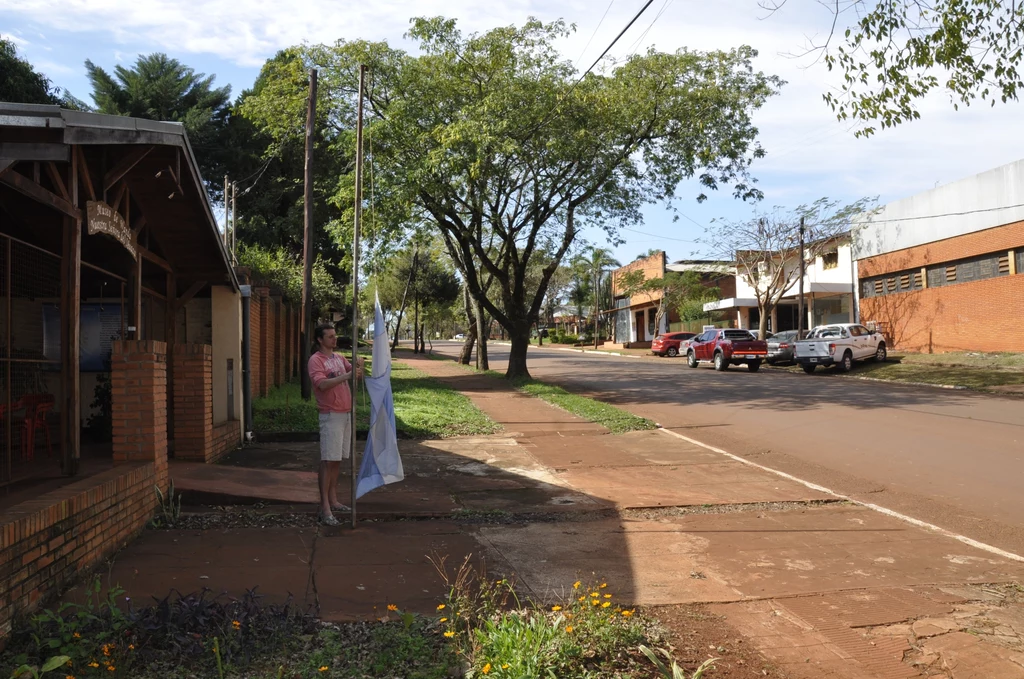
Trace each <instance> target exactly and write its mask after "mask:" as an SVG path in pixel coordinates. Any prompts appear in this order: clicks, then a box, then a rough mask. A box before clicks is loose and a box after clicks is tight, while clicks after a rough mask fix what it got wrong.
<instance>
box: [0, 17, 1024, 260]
mask: <svg viewBox="0 0 1024 679" xmlns="http://www.w3.org/2000/svg"><path fill="white" fill-rule="evenodd" d="M643 4H644V3H643V0H611V2H610V4H609V3H606V2H605V0H596V1H594V2H585V1H583V0H549V1H547V2H540V1H539V0H508V1H505V2H501V1H499V2H488V3H484V2H479V1H471V0H444V1H442V0H419V1H418V2H411V1H409V0H378V1H377V2H373V3H365V2H361V3H357V2H354V1H349V0H345V1H338V0H334V1H330V0H328V1H326V2H320V3H316V4H315V5H314V4H313V3H301V2H273V1H272V0H203V1H195V0H174V1H172V0H132V1H129V0H0V34H3V35H4V36H5V37H8V38H12V39H14V40H15V42H17V43H18V45H19V48H20V50H21V53H22V55H23V56H24V57H25V58H27V59H28V60H29V61H30V62H32V63H33V65H35V66H36V67H37V68H38V69H39V70H40V71H42V72H44V73H46V75H47V76H49V77H50V78H51V79H52V80H53V81H54V82H55V83H56V84H59V85H61V86H62V87H66V88H68V89H69V90H70V91H71V92H72V93H73V94H75V95H76V96H78V97H80V98H82V99H85V100H86V101H89V97H88V93H89V89H90V88H89V86H88V83H87V81H86V78H85V69H84V65H83V63H84V61H85V60H86V59H91V60H92V61H93V62H95V63H96V64H97V65H99V66H102V67H103V68H105V69H108V70H110V69H112V68H113V67H114V66H115V65H117V64H130V63H131V62H133V61H134V60H135V58H136V56H137V55H139V54H146V53H150V52H157V51H161V52H166V53H168V54H170V55H171V56H173V57H175V58H177V59H179V60H181V61H182V62H183V63H186V64H188V65H189V66H191V67H193V68H195V69H196V70H197V71H200V72H204V73H208V74H216V76H217V83H218V84H225V83H226V84H230V85H231V87H232V92H233V93H234V94H235V95H237V94H238V93H240V92H241V91H242V90H243V89H245V88H247V87H248V86H250V85H251V84H252V82H253V80H254V79H255V77H256V75H257V73H258V72H259V67H260V65H261V64H262V63H263V61H264V60H265V59H266V58H267V57H269V56H271V55H273V53H274V52H275V51H277V50H278V49H280V48H283V47H286V46H289V45H293V44H297V43H302V42H310V43H317V42H333V41H334V40H337V39H340V38H344V39H356V38H366V39H372V40H381V39H384V40H387V41H388V42H390V43H391V44H392V45H397V46H402V47H404V48H406V49H409V50H413V49H414V45H412V44H409V43H408V42H406V41H404V40H403V37H402V36H403V34H404V33H405V31H406V29H407V27H408V20H409V18H410V17H412V16H432V15H444V16H449V17H454V18H457V19H458V20H459V24H460V27H462V29H463V30H464V31H481V30H486V29H488V28H491V27H494V26H498V25H507V24H511V23H517V24H521V23H522V22H523V21H525V20H526V19H527V17H529V16H536V17H538V18H541V19H544V20H552V19H557V18H564V19H565V20H566V21H568V22H573V23H575V24H576V25H577V31H576V33H575V35H573V36H572V37H571V38H570V39H567V40H566V41H565V42H564V44H563V45H561V49H562V51H563V54H565V55H566V56H567V57H568V58H571V59H573V60H574V61H577V62H578V63H579V65H580V68H581V69H582V68H586V67H587V66H589V65H590V63H591V62H592V61H593V60H594V59H595V58H596V57H597V56H598V55H599V54H600V52H601V50H603V49H604V47H605V46H606V45H607V44H608V43H609V42H610V41H611V40H612V38H614V37H615V35H616V34H617V33H618V32H619V31H620V30H621V29H622V27H623V26H625V25H626V23H627V22H628V21H629V19H630V18H631V17H632V16H633V15H634V14H635V13H636V11H637V10H638V9H639V8H640V7H641V6H642V5H643ZM605 8H608V12H607V15H606V16H605ZM602 17H603V21H602ZM842 21H845V17H842V18H841V22H840V23H841V24H842ZM830 24H831V14H829V13H828V12H827V11H826V10H825V9H824V8H823V6H822V5H820V4H819V3H818V2H816V0H789V2H787V3H786V4H785V5H784V6H783V8H782V9H781V10H780V11H778V12H776V13H774V14H771V15H769V14H767V13H766V12H765V11H764V10H763V9H761V8H760V6H759V4H758V2H757V1H756V0H716V2H706V1H704V2H702V1H701V0H656V1H655V2H654V3H653V4H652V5H651V7H650V8H649V9H648V10H647V13H646V14H644V16H643V17H642V18H641V19H640V20H639V21H638V22H637V23H636V24H635V25H634V26H633V28H632V29H631V30H630V31H629V32H627V33H626V34H625V36H623V38H622V39H621V40H620V42H619V43H618V45H617V46H616V48H614V49H613V50H612V52H611V54H612V55H613V56H616V57H620V58H621V57H624V56H626V55H628V54H630V53H632V52H633V51H635V50H643V49H646V48H647V47H648V46H650V45H653V46H655V47H656V48H658V49H660V50H666V51H668V50H675V49H678V48H679V47H684V46H685V47H689V48H692V49H719V48H722V49H725V48H730V47H734V46H738V45H740V44H749V45H752V46H753V47H755V48H756V49H758V50H759V52H760V56H759V57H758V61H757V64H756V65H757V67H758V68H760V69H761V70H764V71H766V72H768V73H772V74H775V75H779V76H781V77H782V78H784V79H785V80H786V81H787V82H788V84H787V85H786V86H785V87H784V88H783V90H782V93H781V94H780V95H779V96H777V97H775V98H774V99H773V100H771V101H770V102H769V103H768V104H767V105H766V106H765V107H764V108H763V109H761V110H760V111H759V112H758V113H757V114H756V116H755V123H756V124H757V126H758V128H759V130H760V140H761V143H762V145H763V146H764V147H765V149H766V151H767V152H768V156H767V157H766V158H765V159H763V160H760V161H758V162H757V163H755V165H754V166H753V173H754V175H755V176H756V177H757V178H758V180H759V185H760V187H761V189H762V190H763V191H764V193H765V200H764V201H763V202H762V203H761V205H760V207H761V208H762V209H769V208H771V207H773V206H776V205H779V206H785V207H790V208H792V207H795V206H797V205H799V204H802V203H809V202H812V201H814V200H816V199H817V198H820V197H823V196H828V197H831V198H835V199H840V200H844V201H850V202H852V201H854V200H857V199H859V198H862V197H865V196H879V199H880V202H882V203H885V202H887V201H890V200H895V199H898V198H903V197H906V196H909V195H913V194H914V193H917V192H920V191H924V190H927V189H931V188H933V187H934V186H936V185H938V184H944V183H947V182H950V181H954V180H956V179H959V178H961V177H964V176H968V175H971V174H975V173H977V172H982V171H984V170H987V169H990V168H992V167H996V166H998V165H1002V164H1005V163H1009V162H1012V161H1015V160H1019V159H1020V158H1022V157H1024V135H1021V134H1020V129H1021V124H1020V121H1021V119H1022V117H1024V116H1022V114H1024V106H1022V105H1021V104H1018V103H1014V104H1010V105H1000V106H996V107H995V108H989V107H988V106H986V105H975V106H973V107H970V108H967V109H964V108H962V107H961V110H960V111H954V110H953V108H952V106H951V105H950V103H949V101H948V99H947V97H946V96H945V95H944V94H941V93H940V94H937V95H935V96H931V97H929V98H928V100H926V101H925V102H923V103H922V106H921V112H922V119H921V120H919V121H916V122H914V123H912V124H908V125H904V126H901V127H899V128H896V129H893V130H886V131H884V132H881V133H879V134H877V135H876V136H874V137H872V138H869V139H856V138H854V136H853V133H852V131H850V129H849V128H850V125H849V123H845V124H844V123H840V122H838V121H837V120H836V119H835V117H834V115H833V114H832V113H831V111H830V110H829V109H828V108H827V107H826V105H825V104H824V102H823V101H822V98H821V97H822V93H823V92H825V91H827V90H828V89H829V88H830V87H834V86H836V84H837V82H838V76H837V75H835V74H831V73H829V72H828V71H827V69H826V68H825V66H824V65H823V64H821V63H820V62H815V61H814V58H813V56H802V57H801V56H794V55H798V54H801V53H802V52H803V51H804V49H805V47H806V46H807V45H808V44H809V43H810V42H813V41H820V40H821V39H823V38H824V36H825V35H826V33H827V31H828V28H829V26H830ZM699 192H700V191H699V188H698V187H697V186H696V185H695V183H694V184H693V185H688V184H684V185H683V186H681V187H680V188H679V191H678V195H679V196H680V199H679V201H678V202H677V204H676V207H677V208H678V210H679V211H680V213H681V216H680V218H679V220H678V221H676V222H673V221H672V216H671V215H670V214H669V213H667V212H666V211H665V210H664V209H663V208H661V207H657V206H652V207H649V208H647V209H646V210H645V223H644V224H643V225H636V226H635V227H634V230H633V231H623V232H622V233H621V236H622V238H623V239H624V240H625V241H626V243H625V244H623V245H620V246H618V247H615V248H613V250H614V252H615V255H616V257H618V258H619V259H620V260H623V261H629V260H632V259H633V258H634V257H635V256H636V255H637V254H639V253H641V252H645V251H647V250H649V249H651V248H661V249H664V250H665V251H666V252H667V253H668V255H669V257H670V259H681V258H686V257H690V256H691V255H694V254H699V253H700V252H701V251H702V249H703V248H702V247H701V246H700V245H699V244H697V243H695V242H693V241H698V240H700V239H701V238H703V237H704V236H705V233H704V229H705V228H706V227H708V225H710V224H711V223H712V220H716V219H717V220H726V221H728V220H740V219H745V218H748V217H750V216H751V215H752V214H753V209H754V206H751V205H749V204H744V203H742V202H740V201H737V200H734V199H733V198H732V197H731V194H730V193H729V192H728V191H721V192H719V194H717V195H715V194H713V195H712V196H711V198H710V199H709V200H708V201H706V202H705V203H703V204H698V203H697V202H696V201H695V200H694V198H695V196H696V195H697V194H698V193H699ZM716 223H717V222H716ZM638 231H641V232H644V234H641V233H637V232H638ZM645 234H650V235H645ZM586 237H587V238H588V239H589V240H590V241H592V242H595V243H598V244H604V242H603V241H604V239H603V235H602V234H599V233H594V232H591V233H588V234H587V235H586Z"/></svg>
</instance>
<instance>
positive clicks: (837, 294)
mask: <svg viewBox="0 0 1024 679" xmlns="http://www.w3.org/2000/svg"><path fill="white" fill-rule="evenodd" d="M785 266H786V272H787V273H789V272H790V271H792V270H793V269H796V268H797V267H799V266H800V258H799V256H798V255H796V254H793V255H792V256H790V257H788V258H787V261H786V264H785ZM855 285H856V277H855V273H854V267H853V252H852V247H851V243H850V237H849V235H845V236H843V237H841V238H839V239H836V241H835V243H834V244H833V245H832V246H830V247H826V248H824V252H823V253H822V254H821V255H819V256H818V257H815V258H814V259H813V260H808V261H807V265H806V269H805V273H804V304H805V307H806V313H807V318H806V320H805V321H804V327H805V328H813V327H814V326H816V325H823V324H826V323H853V322H855V321H856V318H857V313H856V302H855V299H854V294H853V293H854V287H855ZM799 289H800V282H799V276H798V275H794V276H793V283H792V285H791V286H790V287H789V288H787V289H786V291H785V293H783V296H782V299H781V300H780V301H779V304H778V306H777V307H776V308H775V309H774V310H773V311H772V315H771V318H769V319H768V330H769V331H771V332H781V331H783V330H795V329H796V328H797V325H798V323H797V321H798V316H799ZM704 310H705V311H728V312H734V313H735V314H736V317H735V324H736V327H739V328H745V329H757V328H758V326H759V325H760V322H761V317H760V312H759V311H758V308H757V295H756V293H755V291H754V288H753V287H752V286H751V285H750V282H749V281H748V280H747V279H746V277H745V276H744V275H743V274H741V273H737V274H736V295H735V297H729V298H726V299H720V300H718V301H716V302H709V303H707V304H705V305H704Z"/></svg>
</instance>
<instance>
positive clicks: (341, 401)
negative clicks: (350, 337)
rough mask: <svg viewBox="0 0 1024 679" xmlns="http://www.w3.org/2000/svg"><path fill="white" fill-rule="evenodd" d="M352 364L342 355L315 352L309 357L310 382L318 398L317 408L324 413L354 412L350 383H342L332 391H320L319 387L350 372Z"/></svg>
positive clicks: (331, 389)
mask: <svg viewBox="0 0 1024 679" xmlns="http://www.w3.org/2000/svg"><path fill="white" fill-rule="evenodd" d="M350 366H351V363H349V362H348V360H347V359H346V358H345V357H344V356H341V355H340V354H331V355H330V356H327V355H325V354H324V353H323V352H322V351H315V352H313V355H312V356H310V357H309V364H308V365H307V366H306V367H307V368H308V370H309V381H310V383H311V384H312V385H313V394H314V395H315V396H316V407H317V410H319V411H320V412H322V413H347V412H349V411H351V410H352V391H351V390H350V389H349V388H348V382H342V383H341V384H338V385H335V386H334V387H332V388H330V389H318V388H317V385H318V384H320V383H321V382H323V381H324V380H326V379H329V378H331V377H337V376H338V375H340V374H342V373H347V372H349V367H350Z"/></svg>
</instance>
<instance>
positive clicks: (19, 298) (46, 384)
mask: <svg viewBox="0 0 1024 679" xmlns="http://www.w3.org/2000/svg"><path fill="white" fill-rule="evenodd" d="M60 294H61V290H60V257H59V256H57V255H54V254H52V253H50V252H47V251H45V250H42V249H40V248H37V247H34V246H31V245H28V244H27V243H22V242H21V241H17V240H14V239H13V238H10V237H8V236H4V235H0V486H5V485H8V484H11V483H14V482H16V481H19V480H22V479H26V478H30V477H34V476H38V475H40V474H47V473H52V472H53V471H59V469H60V463H61V437H60V417H61V415H60V410H61V404H62V402H63V398H62V393H61V392H62V380H61V373H60V368H61V366H60V309H59V306H60V304H59V303H60Z"/></svg>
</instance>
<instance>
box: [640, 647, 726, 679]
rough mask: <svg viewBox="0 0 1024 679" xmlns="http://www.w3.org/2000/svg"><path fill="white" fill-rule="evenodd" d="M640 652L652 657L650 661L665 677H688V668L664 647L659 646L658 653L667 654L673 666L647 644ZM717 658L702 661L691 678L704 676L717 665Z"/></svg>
mask: <svg viewBox="0 0 1024 679" xmlns="http://www.w3.org/2000/svg"><path fill="white" fill-rule="evenodd" d="M640 652H641V653H643V654H644V655H646V656H647V657H648V659H650V661H651V662H652V663H654V665H655V667H657V668H658V673H659V674H660V675H661V676H662V677H663V678H664V679H687V677H686V670H684V669H683V668H682V667H680V666H679V664H678V663H677V662H676V661H675V660H673V658H672V654H671V653H669V652H668V651H666V650H665V649H664V648H659V649H658V653H661V654H662V655H663V656H665V660H666V661H667V662H669V663H672V666H671V668H669V666H668V665H666V664H665V663H664V662H662V660H661V659H660V658H659V657H658V656H657V655H656V654H655V653H654V651H652V650H651V649H650V648H648V647H647V646H641V647H640ZM716 660H718V658H708V659H707V660H705V661H704V662H703V663H701V665H700V667H698V668H697V669H696V670H694V672H693V674H691V675H690V679H701V677H703V676H704V673H705V672H706V671H708V670H709V669H711V668H712V667H714V666H715V661H716Z"/></svg>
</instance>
